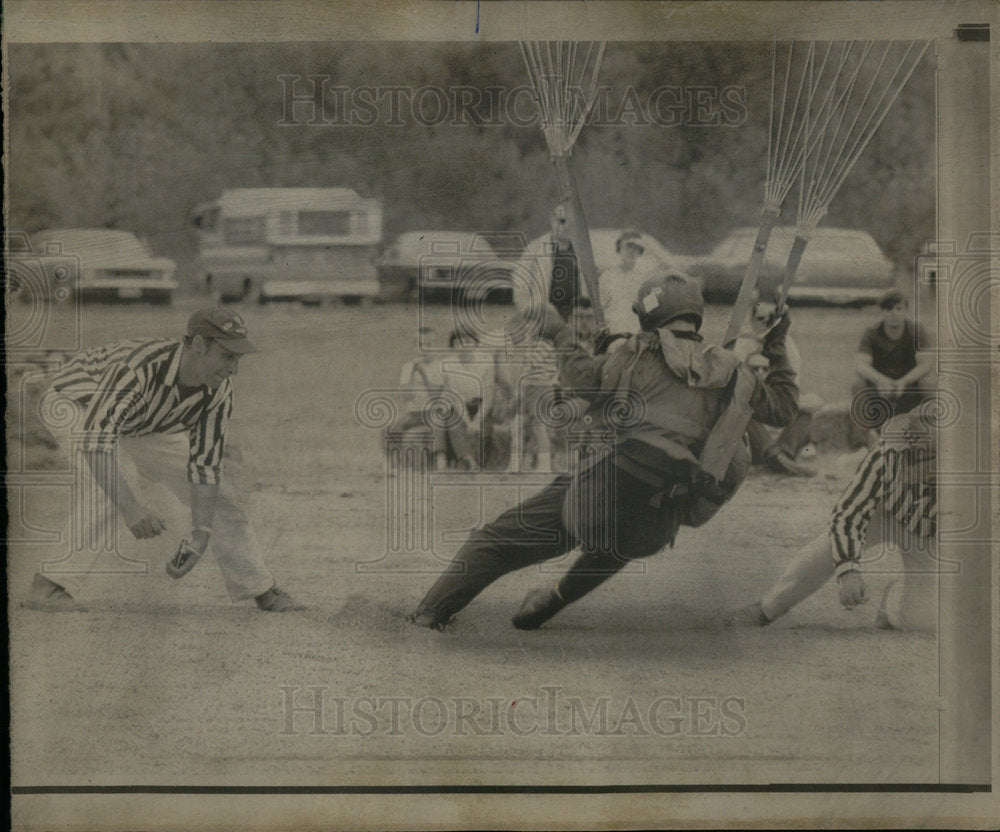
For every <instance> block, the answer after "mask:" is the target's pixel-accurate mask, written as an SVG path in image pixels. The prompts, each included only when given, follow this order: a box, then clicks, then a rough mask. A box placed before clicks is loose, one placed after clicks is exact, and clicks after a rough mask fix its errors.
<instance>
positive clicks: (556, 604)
mask: <svg viewBox="0 0 1000 832" xmlns="http://www.w3.org/2000/svg"><path fill="white" fill-rule="evenodd" d="M565 606H566V602H565V601H564V600H563V599H562V596H561V595H560V594H559V590H558V589H557V588H556V587H554V586H553V587H547V588H539V589H533V590H531V592H529V593H528V594H527V595H526V596H525V598H524V601H523V602H522V603H521V609H519V610H518V611H517V615H515V616H514V618H513V619H512V622H513V624H514V626H515V627H517V629H519V630H537V629H538V628H539V627H541V626H542V625H543V624H544V623H545V622H546V621H548V620H549V619H550V618H552V616H554V615H555V614H556V613H558V612H559V611H560V610H561V609H562V608H563V607H565Z"/></svg>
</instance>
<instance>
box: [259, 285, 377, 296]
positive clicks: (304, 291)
mask: <svg viewBox="0 0 1000 832" xmlns="http://www.w3.org/2000/svg"><path fill="white" fill-rule="evenodd" d="M378 293H379V283H378V281H377V280H271V281H268V282H266V283H265V284H264V285H263V286H261V287H260V294H261V297H262V298H266V299H268V300H276V299H279V298H312V297H375V296H376V295H377V294H378Z"/></svg>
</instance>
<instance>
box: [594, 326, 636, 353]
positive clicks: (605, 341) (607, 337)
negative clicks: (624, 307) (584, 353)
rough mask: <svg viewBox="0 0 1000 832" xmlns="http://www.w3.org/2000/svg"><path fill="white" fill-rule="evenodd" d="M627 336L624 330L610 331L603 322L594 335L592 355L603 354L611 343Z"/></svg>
mask: <svg viewBox="0 0 1000 832" xmlns="http://www.w3.org/2000/svg"><path fill="white" fill-rule="evenodd" d="M628 337H629V336H628V335H627V334H625V333H624V332H614V333H613V332H611V331H610V330H609V329H608V327H607V324H605V325H604V326H603V327H601V328H600V329H599V330H597V332H596V333H595V335H594V355H604V353H606V352H607V351H608V350H609V349H610V348H611V345H612V344H614V343H615V342H616V341H621V340H622V339H627V338H628Z"/></svg>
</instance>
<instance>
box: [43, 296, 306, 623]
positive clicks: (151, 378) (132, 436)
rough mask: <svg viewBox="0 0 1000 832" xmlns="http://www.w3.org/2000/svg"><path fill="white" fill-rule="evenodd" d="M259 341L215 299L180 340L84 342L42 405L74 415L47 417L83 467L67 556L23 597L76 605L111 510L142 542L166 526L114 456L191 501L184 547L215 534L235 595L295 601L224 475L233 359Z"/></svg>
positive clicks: (104, 541)
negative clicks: (88, 345) (90, 345)
mask: <svg viewBox="0 0 1000 832" xmlns="http://www.w3.org/2000/svg"><path fill="white" fill-rule="evenodd" d="M255 351H256V347H254V345H253V343H252V342H251V341H250V339H249V338H248V337H247V330H246V327H245V326H244V324H243V320H242V319H241V318H240V316H239V315H235V314H233V313H232V312H230V311H228V310H226V309H223V308H221V307H216V308H214V309H211V308H210V309H202V310H199V311H198V312H195V313H194V314H193V315H192V316H191V318H190V320H189V322H188V327H187V334H186V335H185V336H184V338H183V340H180V341H176V340H165V339H163V340H150V341H123V342H117V343H114V344H110V345H107V346H103V347H97V348H94V349H91V350H88V351H87V352H85V353H83V354H82V355H80V356H78V357H76V358H74V359H73V360H71V361H69V362H68V363H67V364H66V365H65V366H63V367H62V368H61V369H60V370H59V372H58V373H57V374H56V376H55V378H54V379H53V381H52V384H51V386H50V388H49V390H48V392H47V393H46V395H45V397H44V399H43V404H42V407H43V411H44V412H46V413H48V414H50V415H55V414H61V415H62V416H63V417H65V415H66V414H70V415H71V418H69V419H65V418H63V419H61V420H60V426H59V427H56V426H55V425H54V427H55V429H56V431H57V432H58V433H60V434H61V436H60V440H61V444H63V445H64V446H67V447H68V448H69V449H70V450H71V456H72V458H73V461H74V468H75V469H76V470H78V471H81V472H82V475H81V476H78V477H76V484H77V487H76V489H75V491H74V517H73V519H72V524H71V527H72V531H71V534H70V538H71V548H72V555H71V557H70V559H69V560H70V561H73V563H65V562H63V563H60V564H55V565H54V567H53V568H50V569H47V570H46V571H47V573H48V575H49V576H43V575H42V574H41V573H38V574H36V575H35V578H34V582H33V584H32V588H31V594H30V596H29V599H28V601H27V603H26V604H25V606H27V607H28V608H31V609H39V610H43V611H46V612H60V611H75V610H81V609H83V607H82V606H81V605H80V604H79V602H78V601H77V600H76V598H75V597H74V596H75V595H76V593H77V592H78V591H79V589H80V588H81V587H82V585H83V581H84V579H85V578H86V576H87V575H88V574H91V573H93V572H95V571H103V570H101V569H100V568H99V567H98V563H99V561H101V560H102V555H104V556H106V554H107V553H108V552H112V551H114V550H115V541H116V537H117V536H116V531H117V520H118V518H119V517H120V518H121V519H122V520H123V521H124V523H125V525H126V526H127V527H128V529H129V531H130V532H131V533H132V535H133V536H134V537H136V538H137V539H140V540H144V539H148V538H153V537H157V536H158V535H160V534H161V533H163V532H164V531H165V530H166V523H165V521H164V519H163V518H162V517H161V516H160V514H158V513H157V512H156V511H154V510H153V509H152V508H150V507H148V506H146V505H144V504H143V503H142V502H140V500H139V499H138V498H137V497H136V495H135V493H134V492H133V490H132V488H131V487H130V482H129V480H128V479H127V478H126V477H125V475H124V474H123V473H122V469H121V465H120V462H123V461H125V460H126V459H127V460H128V461H129V462H130V463H131V464H132V465H133V466H134V467H135V470H136V472H137V473H138V474H139V476H140V477H141V478H142V479H143V480H145V481H147V482H148V483H155V484H157V485H162V486H165V487H166V488H168V489H170V490H171V491H172V492H173V493H174V495H175V496H177V497H178V498H179V499H180V500H181V502H183V503H185V504H187V505H189V506H190V509H191V520H192V531H191V534H190V536H189V539H186V540H185V541H184V545H185V546H186V552H187V555H188V557H190V558H192V559H193V560H195V561H196V560H197V559H198V558H199V557H200V556H201V555H203V554H204V552H205V550H206V549H207V547H208V544H209V540H210V538H211V537H212V536H213V532H214V536H215V540H214V544H213V551H214V553H215V556H216V560H217V561H218V564H219V567H220V569H221V570H222V574H223V577H224V579H225V581H226V585H227V588H228V590H229V594H230V596H231V597H232V598H233V600H237V601H238V600H245V599H249V598H254V599H256V602H257V606H258V607H259V608H260V609H262V610H267V611H277V612H284V611H286V610H289V609H296V608H298V609H301V607H299V606H298V605H297V604H295V603H294V602H293V601H292V599H291V598H290V597H289V596H288V595H287V594H286V593H284V592H283V591H282V590H280V589H278V588H277V587H276V586H275V583H274V578H273V577H272V576H271V573H270V572H269V571H268V569H267V567H266V565H265V564H264V559H263V555H262V552H261V551H260V547H259V546H258V544H257V541H256V539H255V537H254V535H253V532H252V530H251V528H250V524H249V519H248V517H247V513H246V510H245V508H244V505H245V499H244V495H243V494H241V493H240V492H239V490H238V489H237V488H236V487H235V486H234V484H233V483H232V482H230V481H228V480H226V481H224V480H223V477H222V468H223V456H224V454H225V447H226V433H227V428H228V425H229V417H230V415H231V413H232V408H233V385H232V382H231V381H230V378H231V377H232V376H234V375H236V372H237V369H238V365H239V361H240V358H241V357H242V356H243V355H245V354H247V353H250V352H255ZM50 421H52V420H51V419H50ZM185 440H186V441H185ZM78 463H82V464H78ZM88 474H89V476H88ZM95 483H96V485H97V486H99V488H100V491H99V492H98V491H97V490H95V489H94V487H93V486H94V484H95ZM131 485H135V483H134V482H133V483H131ZM168 571H170V568H169V567H168ZM181 574H183V571H181ZM174 576H175V577H178V576H179V575H178V574H176V570H175V574H174Z"/></svg>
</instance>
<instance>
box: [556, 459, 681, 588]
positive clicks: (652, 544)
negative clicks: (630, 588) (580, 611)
mask: <svg viewBox="0 0 1000 832" xmlns="http://www.w3.org/2000/svg"><path fill="white" fill-rule="evenodd" d="M605 463H606V464H604V465H602V464H601V463H598V465H595V466H593V467H591V468H589V469H588V470H587V471H584V472H583V473H582V474H581V476H580V480H581V481H582V483H583V484H584V487H583V488H580V489H579V490H571V492H570V495H571V499H572V498H574V497H575V498H576V499H577V509H576V511H577V516H578V517H579V518H580V522H582V525H583V526H584V528H583V530H582V535H581V536H582V538H583V541H584V543H583V552H582V553H581V554H580V556H579V557H578V558H577V559H576V562H575V563H574V564H573V566H572V567H570V570H569V572H567V573H566V575H564V576H563V578H562V580H560V581H559V584H558V592H559V596H560V598H561V599H562V600H563V601H565V602H566V603H567V604H569V603H572V602H573V601H576V600H579V599H580V598H582V597H583V596H584V595H586V594H587V593H588V592H590V591H592V590H593V589H596V588H597V587H598V586H600V585H601V584H602V583H604V582H605V581H606V580H607V579H608V578H610V577H611V576H612V575H615V574H617V573H618V572H619V571H621V569H622V567H623V566H625V564H626V563H628V562H629V561H631V560H634V559H635V558H643V557H648V556H649V555H654V554H656V553H657V552H659V551H660V550H661V549H662V548H663V547H664V546H666V545H667V544H668V543H672V542H673V539H674V536H675V534H676V532H677V525H676V519H675V518H676V513H675V512H674V510H673V507H672V506H670V505H669V504H667V503H664V504H662V505H655V506H654V505H651V504H650V500H651V498H653V496H654V494H656V493H657V491H658V488H657V487H656V486H653V485H650V484H648V483H645V482H643V481H642V480H638V479H636V478H635V477H633V476H631V475H630V474H628V473H626V472H625V471H623V470H621V469H620V468H617V467H615V466H614V465H612V464H611V463H610V458H609V459H608V460H605ZM612 477H613V480H612ZM611 482H613V483H614V488H613V490H612V491H611V492H610V493H607V491H606V489H602V488H601V486H602V485H603V484H604V483H611ZM587 486H589V487H587ZM602 492H603V493H602ZM589 500H594V503H590V504H589V505H585V506H584V505H582V504H584V503H587V502H588V501H589ZM602 506H603V510H602ZM608 524H611V528H607V525H608ZM609 542H610V543H611V544H612V545H610V546H609V545H607V544H608V543H609Z"/></svg>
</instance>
